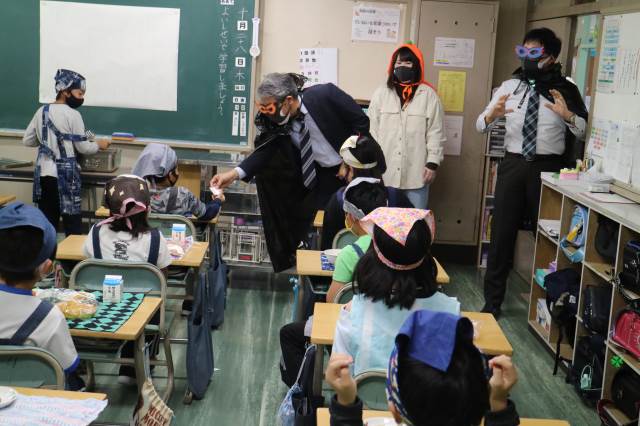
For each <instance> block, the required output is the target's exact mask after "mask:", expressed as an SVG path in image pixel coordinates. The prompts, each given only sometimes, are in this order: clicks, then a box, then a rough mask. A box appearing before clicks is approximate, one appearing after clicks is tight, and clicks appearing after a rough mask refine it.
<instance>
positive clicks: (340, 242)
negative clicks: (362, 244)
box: [331, 228, 358, 249]
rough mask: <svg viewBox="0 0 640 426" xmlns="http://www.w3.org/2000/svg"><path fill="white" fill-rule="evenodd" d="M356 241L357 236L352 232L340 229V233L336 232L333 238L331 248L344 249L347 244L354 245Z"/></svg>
mask: <svg viewBox="0 0 640 426" xmlns="http://www.w3.org/2000/svg"><path fill="white" fill-rule="evenodd" d="M357 239H358V236H357V235H355V234H354V233H353V232H351V231H349V230H348V229H346V228H345V229H341V230H340V231H338V233H337V234H336V236H335V237H333V244H332V245H331V248H334V249H341V248H345V247H346V246H348V245H349V244H353V243H355V242H356V240H357Z"/></svg>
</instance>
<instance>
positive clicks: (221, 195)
mask: <svg viewBox="0 0 640 426" xmlns="http://www.w3.org/2000/svg"><path fill="white" fill-rule="evenodd" d="M211 199H212V200H220V202H221V203H224V200H225V198H224V194H223V193H220V194H218V195H215V194H213V195H211Z"/></svg>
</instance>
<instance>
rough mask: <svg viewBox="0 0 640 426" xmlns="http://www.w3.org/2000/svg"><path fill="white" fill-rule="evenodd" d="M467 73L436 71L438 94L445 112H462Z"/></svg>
mask: <svg viewBox="0 0 640 426" xmlns="http://www.w3.org/2000/svg"><path fill="white" fill-rule="evenodd" d="M466 82H467V73H466V72H464V71H445V70H440V72H439V73H438V96H440V100H441V101H442V107H443V108H444V110H445V111H446V112H464V94H465V86H466Z"/></svg>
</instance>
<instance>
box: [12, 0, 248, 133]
mask: <svg viewBox="0 0 640 426" xmlns="http://www.w3.org/2000/svg"><path fill="white" fill-rule="evenodd" d="M82 2H83V3H99V4H115V5H126V6H149V7H170V8H179V9H180V44H179V56H178V110H177V111H175V112H167V111H151V110H141V109H127V108H102V107H89V106H83V107H82V108H81V109H80V110H79V111H80V112H81V113H82V115H83V118H84V121H85V125H86V127H87V128H88V129H91V130H92V131H93V132H94V133H97V134H111V133H113V132H116V131H120V132H131V133H133V134H135V135H136V137H138V138H153V139H168V140H180V141H189V142H200V143H220V144H227V145H246V144H247V136H246V133H247V131H240V127H241V126H240V125H241V124H244V125H245V127H244V128H245V129H248V126H249V125H250V123H251V122H252V120H251V119H250V118H249V108H250V105H249V99H250V94H251V81H252V80H251V69H252V67H251V63H252V62H251V61H252V58H251V56H249V53H248V52H249V48H250V46H251V34H252V31H251V29H252V26H251V18H252V17H253V15H254V0H132V1H125V0H120V1H117V0H101V1H100V0H84V1H82ZM39 13H40V5H39V1H38V0H1V1H0V33H1V34H2V36H1V37H0V81H2V87H3V90H2V91H3V95H2V96H1V97H0V129H25V128H26V127H27V125H28V124H29V121H30V120H31V118H32V116H33V113H34V112H35V110H36V109H37V108H38V106H39V104H38V84H39V72H40V70H39V58H40V35H39V22H40V17H39ZM241 20H244V21H246V22H247V26H248V28H247V30H246V31H242V30H241V31H239V30H238V29H239V28H242V27H243V25H244V24H238V21H241ZM64 25H73V23H64ZM237 58H243V59H237ZM236 61H241V62H242V61H244V65H245V66H244V67H241V68H239V67H236ZM241 65H242V63H241ZM140 72H144V70H140ZM51 81H52V85H53V76H52V80H51ZM87 84H88V87H89V90H90V87H91V82H90V81H89V82H87ZM234 98H235V99H234ZM234 101H235V102H237V103H235V104H234ZM241 102H244V103H241ZM234 112H235V114H234ZM243 113H244V114H243ZM234 118H235V121H236V123H237V126H238V127H237V129H238V130H237V131H236V132H235V133H237V136H234V135H233V133H234V132H232V124H233V122H234Z"/></svg>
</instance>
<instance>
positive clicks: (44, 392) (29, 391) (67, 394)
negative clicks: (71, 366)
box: [11, 386, 107, 401]
mask: <svg viewBox="0 0 640 426" xmlns="http://www.w3.org/2000/svg"><path fill="white" fill-rule="evenodd" d="M11 387H12V388H13V389H15V391H16V392H18V393H20V394H22V395H27V396H46V397H47V398H64V399H90V398H93V399H97V400H99V401H104V400H105V399H107V395H106V394H104V393H94V392H72V391H63V390H53V389H42V388H20V387H14V386H11Z"/></svg>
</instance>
